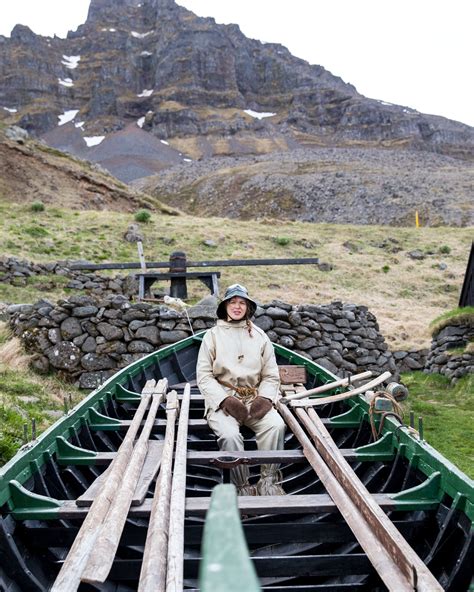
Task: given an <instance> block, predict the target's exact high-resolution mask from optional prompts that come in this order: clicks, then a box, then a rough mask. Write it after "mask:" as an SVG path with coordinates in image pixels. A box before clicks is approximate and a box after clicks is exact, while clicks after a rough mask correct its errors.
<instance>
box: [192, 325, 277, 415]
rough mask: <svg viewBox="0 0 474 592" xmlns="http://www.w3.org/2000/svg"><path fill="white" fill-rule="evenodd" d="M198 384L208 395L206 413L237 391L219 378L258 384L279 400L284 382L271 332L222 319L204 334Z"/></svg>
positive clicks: (238, 383)
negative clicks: (281, 381) (249, 328)
mask: <svg viewBox="0 0 474 592" xmlns="http://www.w3.org/2000/svg"><path fill="white" fill-rule="evenodd" d="M196 373H197V385H198V387H199V390H200V391H201V393H202V394H203V396H204V401H205V407H206V414H207V412H208V411H209V410H212V411H216V410H217V409H218V408H219V405H220V404H221V403H222V401H223V400H224V399H225V398H226V397H227V396H229V395H232V394H233V391H232V390H231V389H229V388H226V387H224V386H222V385H221V384H219V382H217V380H216V378H219V379H220V380H222V381H224V382H228V383H230V384H233V385H235V386H248V387H257V388H258V394H259V395H260V396H262V397H266V398H267V399H270V400H271V401H273V402H275V401H276V398H277V396H278V390H279V386H280V377H279V374H278V366H277V363H276V360H275V354H274V351H273V346H272V343H271V341H270V340H269V338H268V337H267V335H266V334H265V333H264V332H263V331H262V330H261V329H260V328H259V327H257V326H255V325H253V324H252V335H251V336H250V335H249V332H248V329H247V325H246V323H245V321H239V322H235V323H229V322H227V321H223V320H220V319H219V320H218V321H217V325H216V326H215V327H212V329H210V330H209V331H208V332H207V333H206V335H205V336H204V339H203V342H202V344H201V348H200V350H199V355H198V361H197V368H196Z"/></svg>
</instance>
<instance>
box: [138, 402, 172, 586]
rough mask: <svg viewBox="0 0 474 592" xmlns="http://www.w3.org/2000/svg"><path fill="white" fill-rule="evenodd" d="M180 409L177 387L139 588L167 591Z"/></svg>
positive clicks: (169, 405) (168, 415)
mask: <svg viewBox="0 0 474 592" xmlns="http://www.w3.org/2000/svg"><path fill="white" fill-rule="evenodd" d="M177 413H178V395H177V394H176V391H171V392H170V393H168V398H167V404H166V420H167V421H166V432H165V445H164V448H163V456H162V457H161V467H160V474H159V476H158V479H157V480H156V486H155V493H154V496H153V502H152V507H151V514H150V523H149V525H148V533H147V537H146V543H145V551H144V553H143V562H142V568H141V572H140V581H139V584H138V592H164V590H165V585H166V564H167V557H168V527H169V514H170V495H171V469H172V465H173V450H174V434H175V424H176V416H177Z"/></svg>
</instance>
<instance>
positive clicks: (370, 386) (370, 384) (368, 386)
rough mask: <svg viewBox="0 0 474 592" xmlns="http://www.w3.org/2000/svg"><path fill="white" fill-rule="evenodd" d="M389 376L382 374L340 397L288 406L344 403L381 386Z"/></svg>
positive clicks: (306, 400) (297, 402) (308, 400)
mask: <svg viewBox="0 0 474 592" xmlns="http://www.w3.org/2000/svg"><path fill="white" fill-rule="evenodd" d="M391 376H392V374H391V373H390V372H384V373H383V374H381V375H380V376H377V378H374V379H373V380H371V381H370V382H367V383H366V384H364V385H363V386H360V387H359V388H355V389H353V390H351V391H346V392H345V393H341V394H340V395H333V396H332V397H321V398H320V399H301V400H298V401H290V403H289V404H290V405H291V406H292V407H317V406H319V405H326V404H327V403H335V402H337V401H344V400H345V399H350V398H351V397H355V396H356V395H360V394H361V393H365V391H368V390H371V389H373V388H375V387H376V386H378V385H379V384H382V382H385V381H386V380H388V379H389V378H390V377H391ZM308 392H309V391H308ZM298 394H299V393H298Z"/></svg>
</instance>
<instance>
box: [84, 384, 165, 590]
mask: <svg viewBox="0 0 474 592" xmlns="http://www.w3.org/2000/svg"><path fill="white" fill-rule="evenodd" d="M167 385H168V381H167V379H166V378H165V379H163V380H160V381H159V383H158V385H157V388H156V389H155V392H154V393H153V400H152V403H151V407H150V411H149V413H148V416H147V419H146V422H145V425H144V427H143V430H142V433H141V434H140V438H139V439H138V442H137V443H136V445H135V447H134V449H133V454H132V457H131V459H130V462H129V464H128V465H127V468H126V470H125V473H124V475H123V479H122V483H121V486H120V489H119V490H118V491H117V494H116V496H115V497H114V499H113V502H112V504H111V506H110V508H109V511H108V513H107V516H106V517H105V520H104V521H103V522H102V528H101V531H100V534H99V536H98V538H97V542H96V544H95V545H94V553H93V554H91V555H90V556H89V560H88V562H87V565H86V567H85V568H84V571H83V573H82V577H81V580H82V581H83V582H88V583H89V584H98V583H101V582H105V580H106V579H107V576H108V575H109V572H110V570H111V568H112V564H113V562H114V558H115V553H116V552H117V548H118V545H119V542H120V537H121V535H122V531H123V527H124V525H125V521H126V519H127V515H128V511H129V509H130V506H131V503H132V498H133V494H134V492H135V487H136V485H137V482H138V478H139V476H140V471H141V469H142V467H143V463H144V461H145V457H146V453H147V450H148V438H149V437H150V433H151V430H152V427H153V424H154V421H155V417H156V413H157V411H158V408H159V406H160V404H161V402H162V401H163V399H164V397H165V393H166V388H167Z"/></svg>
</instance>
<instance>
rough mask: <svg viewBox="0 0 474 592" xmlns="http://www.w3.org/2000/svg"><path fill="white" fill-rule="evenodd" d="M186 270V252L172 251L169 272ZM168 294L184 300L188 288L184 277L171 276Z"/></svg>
mask: <svg viewBox="0 0 474 592" xmlns="http://www.w3.org/2000/svg"><path fill="white" fill-rule="evenodd" d="M185 271H186V253H185V252H184V251H174V253H171V255H170V273H177V272H185ZM170 296H172V297H173V298H181V299H182V300H186V298H187V297H188V288H187V285H186V278H185V277H182V278H171V286H170Z"/></svg>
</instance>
